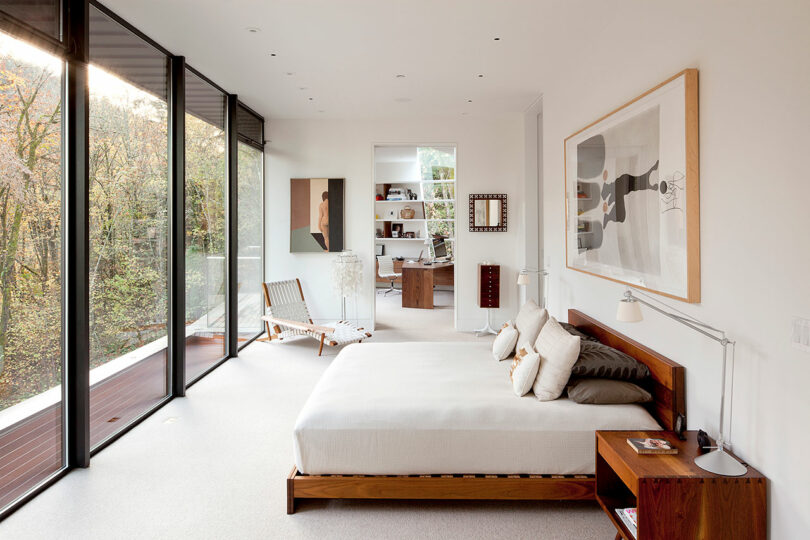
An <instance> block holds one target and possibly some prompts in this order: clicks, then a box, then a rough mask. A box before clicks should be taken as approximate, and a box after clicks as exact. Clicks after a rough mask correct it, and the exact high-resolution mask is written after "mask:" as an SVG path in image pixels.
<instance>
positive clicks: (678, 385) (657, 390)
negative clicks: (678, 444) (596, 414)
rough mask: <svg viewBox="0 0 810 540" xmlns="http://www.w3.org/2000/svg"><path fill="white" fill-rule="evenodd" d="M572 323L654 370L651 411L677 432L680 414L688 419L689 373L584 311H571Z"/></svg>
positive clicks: (652, 374) (569, 312)
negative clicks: (676, 424) (687, 383)
mask: <svg viewBox="0 0 810 540" xmlns="http://www.w3.org/2000/svg"><path fill="white" fill-rule="evenodd" d="M568 322H569V323H570V324H573V325H574V326H576V327H577V328H579V329H580V330H582V331H583V332H585V333H586V334H589V335H591V336H593V337H595V338H597V339H598V340H599V341H601V342H602V343H604V344H605V345H609V346H611V347H613V348H614V349H618V350H620V351H622V352H623V353H625V354H628V355H630V356H632V357H633V358H635V359H636V360H638V361H639V362H641V363H643V364H645V365H646V366H647V367H648V368H650V378H651V379H652V381H651V383H650V386H649V387H648V390H649V391H650V393H651V394H652V396H653V401H652V403H650V404H649V405H648V409H649V411H650V414H652V415H653V416H654V417H655V418H656V420H658V423H659V424H661V426H662V427H663V428H664V429H673V428H674V426H675V419H676V418H677V417H678V414H679V413H680V414H682V415H684V416H686V392H685V387H684V371H685V370H684V367H683V366H682V365H680V364H678V363H677V362H673V361H672V360H670V359H669V358H667V357H666V356H662V355H660V354H658V353H657V352H655V351H653V350H652V349H650V348H647V347H645V346H644V345H642V344H641V343H638V342H636V341H633V340H632V339H630V338H629V337H627V336H625V335H624V334H620V333H619V332H617V331H616V330H614V329H612V328H610V327H609V326H606V325H604V324H602V323H600V322H599V321H597V320H596V319H593V318H591V317H589V316H587V315H585V314H584V313H582V312H581V311H577V310H575V309H569V310H568ZM684 427H685V426H684Z"/></svg>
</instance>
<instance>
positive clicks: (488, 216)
mask: <svg viewBox="0 0 810 540" xmlns="http://www.w3.org/2000/svg"><path fill="white" fill-rule="evenodd" d="M470 231H471V232H505V231H506V195H502V194H498V195H491V194H487V195H483V194H478V195H470Z"/></svg>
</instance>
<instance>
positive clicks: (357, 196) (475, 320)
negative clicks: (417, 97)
mask: <svg viewBox="0 0 810 540" xmlns="http://www.w3.org/2000/svg"><path fill="white" fill-rule="evenodd" d="M268 128H269V129H268V131H269V137H268V138H269V139H270V142H269V144H268V145H267V150H266V152H267V179H266V182H267V185H266V227H267V230H266V232H267V242H266V243H267V252H266V254H267V259H266V261H267V262H266V272H267V278H268V279H269V280H278V279H290V278H295V277H298V278H300V279H301V282H302V284H303V288H304V294H305V296H306V298H307V303H308V304H309V307H310V311H311V312H312V316H313V319H316V320H318V321H326V320H335V319H338V318H340V301H339V298H338V297H337V296H336V295H335V294H334V292H333V291H332V287H331V284H330V283H331V282H330V271H331V267H330V265H331V261H332V259H333V258H334V257H335V255H332V254H322V253H307V254H302V253H290V241H289V230H290V209H289V206H290V202H289V201H290V178H336V177H345V178H346V187H345V190H346V191H345V201H346V212H345V215H346V217H345V247H346V249H351V250H353V251H355V252H356V253H357V254H358V255H359V256H360V258H361V259H362V260H363V272H364V278H365V286H364V287H363V290H362V293H361V295H360V296H359V298H358V299H357V303H356V304H355V303H354V302H350V303H349V307H348V314H347V316H348V317H349V318H351V319H355V318H357V319H359V322H360V323H361V324H363V325H370V322H371V317H372V306H373V302H374V266H373V262H374V254H373V238H374V223H373V220H374V214H373V212H374V205H373V190H372V182H373V179H372V146H373V144H374V143H404V144H420V143H421V144H425V143H434V144H435V143H455V144H456V145H457V159H458V163H457V165H458V167H457V169H458V170H457V182H458V185H457V190H456V198H457V214H456V216H457V225H456V227H457V230H456V235H457V238H458V247H457V261H456V265H457V269H456V291H457V301H458V310H457V327H458V328H459V329H460V330H473V329H475V328H478V327H480V326H482V325H483V322H484V318H485V312H484V311H483V310H481V309H479V308H478V307H477V296H476V287H477V283H478V276H477V264H478V263H479V262H480V261H482V260H484V259H488V260H491V261H494V262H496V263H498V264H501V265H502V274H501V276H502V277H501V279H502V282H501V295H502V302H501V309H500V310H496V312H495V313H493V320H494V321H495V322H496V323H497V322H500V321H503V320H506V319H509V318H512V317H514V315H515V313H516V311H517V286H516V285H515V281H516V279H517V278H516V276H517V272H518V270H519V269H520V268H519V266H518V265H519V262H518V255H517V254H518V252H519V249H520V248H519V243H518V231H519V229H520V227H519V225H518V222H517V221H518V217H517V216H518V213H517V211H516V210H515V209H516V208H517V207H518V203H519V201H520V200H521V199H522V197H523V191H524V186H523V183H522V182H523V165H524V161H523V123H522V118H521V116H520V115H515V117H514V118H499V119H481V118H459V119H447V118H441V119H438V118H436V119H433V118H431V119H418V118H417V119H411V120H323V121H317V120H274V121H272V122H270V123H269V125H268ZM493 192H494V193H506V194H507V195H508V196H509V215H508V222H509V223H508V224H509V231H508V232H505V233H470V232H469V230H468V226H467V213H468V212H467V199H468V195H469V194H470V193H493ZM417 254H418V253H415V254H414V255H417Z"/></svg>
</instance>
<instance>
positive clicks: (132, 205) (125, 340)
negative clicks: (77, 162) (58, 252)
mask: <svg viewBox="0 0 810 540" xmlns="http://www.w3.org/2000/svg"><path fill="white" fill-rule="evenodd" d="M90 60H91V66H90V71H89V87H90V163H89V164H90V167H89V168H90V442H91V446H92V447H96V446H97V445H98V444H99V443H101V442H103V441H104V440H105V439H107V438H108V437H109V436H110V435H112V434H114V433H116V432H117V431H118V430H120V429H121V428H123V427H125V426H126V425H128V424H129V423H130V422H131V421H133V420H135V419H136V418H138V417H139V416H140V415H141V414H143V413H144V412H146V411H148V410H149V409H151V408H152V407H154V406H155V405H156V404H157V403H159V402H160V401H162V400H163V399H164V398H165V397H166V395H167V391H168V379H167V372H168V358H167V346H168V343H167V320H168V304H167V295H166V291H167V279H168V202H169V200H168V197H169V169H168V105H167V99H168V95H167V59H166V57H165V56H164V55H163V54H161V53H160V52H159V51H157V50H155V49H154V48H152V47H151V46H150V45H148V44H147V43H145V42H144V41H142V40H141V39H140V38H138V37H137V36H135V35H134V34H132V33H131V32H130V31H129V30H127V29H126V28H124V27H122V26H120V25H119V24H118V23H117V22H115V21H113V20H112V19H111V18H109V17H108V16H107V15H105V14H104V13H102V12H100V11H99V10H97V9H96V8H93V7H91V11H90Z"/></svg>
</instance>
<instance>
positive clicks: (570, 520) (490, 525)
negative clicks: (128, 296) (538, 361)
mask: <svg viewBox="0 0 810 540" xmlns="http://www.w3.org/2000/svg"><path fill="white" fill-rule="evenodd" d="M389 298H392V297H390V296H389ZM394 298H396V299H397V300H398V298H399V297H394ZM386 300H387V299H386ZM450 304H452V298H451V299H450ZM408 311H410V310H408ZM384 312H385V310H383V312H382V313H380V315H381V316H380V317H378V320H379V323H378V331H377V333H376V334H375V336H374V338H373V339H374V340H375V341H399V340H405V339H410V340H413V339H421V340H437V339H444V340H447V339H453V340H458V339H464V340H467V339H479V338H475V337H474V336H472V335H470V334H459V333H455V332H452V330H451V331H448V330H447V328H446V327H442V326H438V323H437V319H434V318H441V317H443V316H446V322H447V324H449V325H450V326H451V327H452V313H453V311H452V308H449V309H443V310H434V313H429V314H427V315H426V314H425V313H416V312H414V313H402V312H395V311H394V310H392V311H391V312H390V314H391V315H392V317H393V318H391V319H390V320H389V319H386V315H385V313H384ZM448 314H449V315H448ZM420 321H421V322H420ZM425 321H427V326H422V325H423V324H424V323H425ZM480 339H491V337H488V338H480ZM336 352H337V351H334V350H328V351H326V353H327V355H325V356H323V357H320V358H319V357H318V356H317V343H316V342H315V341H314V340H311V339H304V340H300V341H294V342H289V343H285V344H272V345H270V344H264V343H254V344H252V345H250V346H249V347H248V348H246V349H245V350H244V351H243V354H242V355H240V357H239V358H236V359H233V360H230V361H228V362H226V363H225V364H224V365H222V366H221V367H220V368H218V369H217V370H216V371H214V372H213V373H212V374H211V375H209V376H208V377H206V378H205V379H203V380H202V381H201V382H199V383H198V384H196V385H195V386H193V387H192V388H191V389H190V390H189V392H188V396H187V397H186V398H184V399H175V400H174V401H172V402H171V403H169V404H168V405H167V406H165V407H164V408H163V409H161V410H160V411H158V412H157V413H155V414H154V415H152V416H151V417H150V418H148V419H147V420H146V421H144V422H143V423H142V424H141V425H139V426H137V427H136V428H135V429H133V430H132V431H130V432H129V433H128V434H127V435H125V436H124V437H122V438H121V439H119V440H118V441H117V442H115V443H113V444H112V445H111V446H110V447H108V448H107V449H105V450H104V451H102V452H100V453H99V454H98V455H96V456H95V457H94V458H93V460H92V464H91V467H90V468H89V469H85V470H78V471H73V472H71V473H70V474H69V475H67V477H65V478H64V479H62V480H61V481H60V482H58V483H57V484H56V485H54V486H53V487H51V488H50V489H48V490H47V491H45V492H44V493H42V494H41V495H39V496H38V497H37V498H35V499H34V500H33V501H31V502H30V503H29V504H28V505H26V506H25V507H23V508H22V509H21V510H19V511H18V512H16V513H15V514H13V515H11V516H10V517H9V518H8V519H6V520H5V521H4V522H3V523H0V538H9V539H12V538H13V539H29V538H30V539H44V538H48V539H50V538H60V539H62V538H66V539H73V538H76V539H79V538H80V539H96V538H98V539H112V538H115V539H121V538H149V539H153V538H195V539H196V538H211V539H230V538H239V539H242V538H398V539H400V538H420V539H424V538H510V539H516V538H544V539H556V538H560V539H568V538H577V539H588V538H600V539H606V538H613V536H614V534H615V531H613V529H612V525H611V524H610V522H609V521H608V519H607V517H605V516H604V515H603V514H602V512H601V510H599V508H598V506H597V505H596V504H595V503H573V502H568V503H556V502H551V503H547V502H543V503H514V502H367V501H355V502H352V501H332V502H327V501H310V502H304V503H301V504H300V506H299V510H298V512H297V513H296V514H294V515H292V516H288V515H286V513H285V510H286V498H285V478H286V476H287V474H288V473H289V471H290V468H291V467H292V464H293V459H292V438H291V431H292V427H293V424H294V422H295V418H296V415H297V414H298V411H299V410H300V408H301V406H302V405H303V404H304V401H305V400H306V398H307V396H308V395H309V392H310V391H311V389H312V387H313V386H314V384H315V383H316V381H317V380H318V378H319V377H320V375H321V373H322V372H323V370H324V369H325V368H326V367H327V366H328V365H329V363H330V362H331V361H332V359H333V358H334V354H336ZM504 459H508V456H504Z"/></svg>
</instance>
